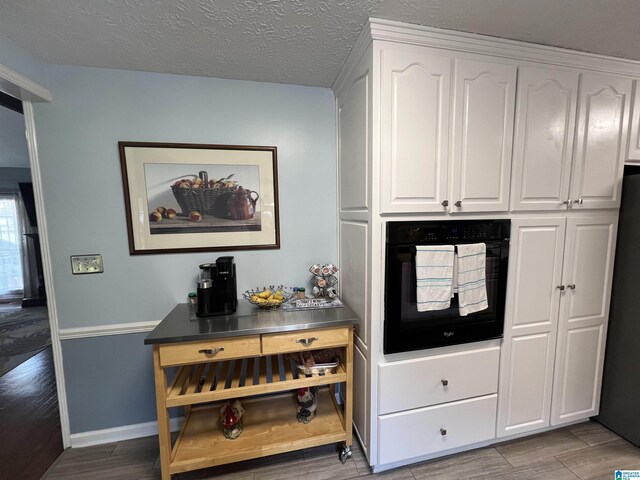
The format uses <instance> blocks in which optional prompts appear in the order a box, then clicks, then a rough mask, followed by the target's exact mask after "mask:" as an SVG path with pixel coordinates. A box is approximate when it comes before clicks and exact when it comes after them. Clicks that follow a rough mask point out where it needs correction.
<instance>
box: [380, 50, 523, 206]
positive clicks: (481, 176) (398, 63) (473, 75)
mask: <svg viewBox="0 0 640 480" xmlns="http://www.w3.org/2000/svg"><path fill="white" fill-rule="evenodd" d="M516 71H517V67H516V66H515V65H508V64H501V63H493V62H487V61H484V60H482V59H481V57H478V60H469V59H453V58H452V57H449V56H446V53H444V52H443V53H434V51H433V50H430V49H428V48H420V47H408V46H405V47H402V46H398V47H389V48H384V49H383V50H382V52H381V78H382V82H381V86H380V91H381V102H380V119H381V155H382V168H381V173H382V201H381V211H382V213H409V212H411V213H430V212H445V213H446V212H449V213H458V212H481V211H506V210H508V199H509V182H510V175H511V154H512V152H511V147H512V138H513V118H514V105H515V91H516ZM452 72H453V74H454V76H455V79H454V81H453V91H451V90H450V89H451V84H452V82H451V75H452ZM450 108H452V109H453V110H452V111H450ZM451 115H453V118H451ZM450 125H452V126H453V132H455V133H454V134H453V135H450ZM450 141H451V147H452V149H451V151H449V142H450Z"/></svg>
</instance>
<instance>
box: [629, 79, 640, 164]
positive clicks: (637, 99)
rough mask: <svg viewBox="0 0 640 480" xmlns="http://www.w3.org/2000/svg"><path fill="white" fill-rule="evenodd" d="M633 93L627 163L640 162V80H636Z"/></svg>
mask: <svg viewBox="0 0 640 480" xmlns="http://www.w3.org/2000/svg"><path fill="white" fill-rule="evenodd" d="M633 83H634V84H635V85H634V95H633V114H632V115H633V116H632V120H631V127H630V128H631V133H630V135H629V154H628V155H627V159H628V161H627V163H631V164H639V163H640V82H639V81H638V80H635V81H634V82H633Z"/></svg>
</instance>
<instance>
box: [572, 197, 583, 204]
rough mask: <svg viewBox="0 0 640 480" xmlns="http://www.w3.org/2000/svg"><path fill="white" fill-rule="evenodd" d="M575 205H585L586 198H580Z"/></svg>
mask: <svg viewBox="0 0 640 480" xmlns="http://www.w3.org/2000/svg"><path fill="white" fill-rule="evenodd" d="M573 203H577V204H578V205H582V204H583V203H584V198H579V199H577V200H575V201H574V202H573Z"/></svg>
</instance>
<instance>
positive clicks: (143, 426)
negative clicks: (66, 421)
mask: <svg viewBox="0 0 640 480" xmlns="http://www.w3.org/2000/svg"><path fill="white" fill-rule="evenodd" d="M183 421H184V417H173V418H171V420H170V421H169V425H170V428H171V431H172V432H177V431H178V430H180V426H181V425H182V422H183ZM157 434H158V422H146V423H137V424H135V425H125V426H123V427H115V428H105V429H104V430H92V431H90V432H82V433H72V434H71V448H82V447H90V446H92V445H102V444H104V443H112V442H120V441H122V440H131V439H132V438H141V437H150V436H151V435H157Z"/></svg>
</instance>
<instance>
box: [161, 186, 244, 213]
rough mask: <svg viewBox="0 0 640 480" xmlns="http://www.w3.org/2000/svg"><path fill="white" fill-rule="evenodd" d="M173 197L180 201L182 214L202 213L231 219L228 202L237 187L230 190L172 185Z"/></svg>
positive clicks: (229, 188)
mask: <svg viewBox="0 0 640 480" xmlns="http://www.w3.org/2000/svg"><path fill="white" fill-rule="evenodd" d="M171 190H172V191H173V196H174V197H175V198H176V200H177V201H178V205H180V209H181V210H182V213H183V214H185V215H189V214H190V213H191V212H200V213H202V214H204V215H213V216H215V217H220V218H228V217H229V208H228V207H227V201H228V200H229V199H230V198H231V196H232V195H233V192H234V191H235V190H236V187H228V188H191V187H189V188H181V187H177V186H175V185H171Z"/></svg>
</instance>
